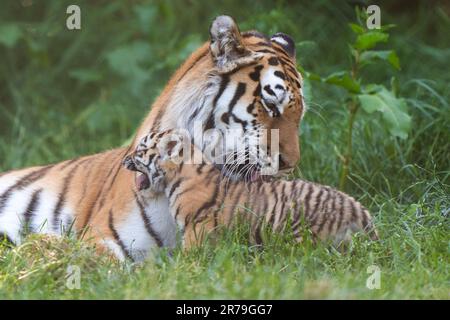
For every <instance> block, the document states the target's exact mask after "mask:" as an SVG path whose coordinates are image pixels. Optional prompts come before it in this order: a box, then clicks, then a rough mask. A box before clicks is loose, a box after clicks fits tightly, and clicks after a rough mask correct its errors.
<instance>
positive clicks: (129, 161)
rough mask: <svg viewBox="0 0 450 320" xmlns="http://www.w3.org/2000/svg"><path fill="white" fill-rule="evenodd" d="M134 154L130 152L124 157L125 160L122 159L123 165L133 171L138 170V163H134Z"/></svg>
mask: <svg viewBox="0 0 450 320" xmlns="http://www.w3.org/2000/svg"><path fill="white" fill-rule="evenodd" d="M132 155H133V154H132V153H130V154H128V155H127V156H126V157H125V158H123V160H122V165H123V166H124V167H125V168H126V169H128V170H131V171H138V170H137V168H136V165H135V164H134V161H133V156H132Z"/></svg>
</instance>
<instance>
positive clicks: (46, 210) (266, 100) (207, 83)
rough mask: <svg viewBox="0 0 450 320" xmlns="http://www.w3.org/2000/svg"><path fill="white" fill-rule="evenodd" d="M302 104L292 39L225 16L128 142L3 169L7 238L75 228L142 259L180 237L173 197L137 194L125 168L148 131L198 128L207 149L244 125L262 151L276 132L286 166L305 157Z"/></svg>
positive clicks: (0, 193)
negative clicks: (212, 132)
mask: <svg viewBox="0 0 450 320" xmlns="http://www.w3.org/2000/svg"><path fill="white" fill-rule="evenodd" d="M304 110H305V108H304V103H303V96H302V78H301V76H300V74H299V73H298V72H297V69H296V59H295V45H294V41H293V40H292V39H291V38H290V37H289V36H287V35H285V34H281V33H277V34H275V35H273V36H272V37H266V36H264V35H262V34H260V33H258V32H246V33H242V34H241V33H240V32H239V29H238V27H237V25H236V23H235V22H234V21H233V19H232V18H230V17H228V16H220V17H217V18H216V19H215V20H214V21H213V23H212V25H211V27H210V41H208V42H207V43H205V44H204V45H203V46H201V47H200V48H199V49H197V50H196V51H195V52H194V53H193V54H192V55H191V56H190V57H189V58H188V59H187V61H186V62H185V63H184V64H183V65H182V66H181V67H180V68H179V69H178V71H177V72H176V73H175V74H174V76H173V77H172V78H171V80H170V81H169V83H168V84H167V86H166V87H165V89H164V90H163V92H162V93H161V95H160V96H159V97H158V99H157V100H156V101H155V102H154V104H153V106H152V108H151V111H150V113H149V115H148V116H147V117H146V118H145V120H144V121H143V123H142V125H141V126H140V128H139V129H138V130H137V134H136V137H135V139H134V141H133V142H132V144H131V145H130V146H129V147H126V148H117V149H114V150H111V151H107V152H104V153H100V154H96V155H91V156H86V157H81V158H78V159H73V160H68V161H65V162H62V163H58V164H53V165H48V166H41V167H33V168H27V169H22V170H16V171H11V172H7V173H4V174H2V175H0V234H2V235H3V236H4V237H7V238H8V239H9V240H10V241H11V242H13V243H16V244H17V243H20V242H21V241H22V238H23V235H24V234H26V233H27V232H39V233H46V234H56V235H61V234H62V233H64V232H66V231H68V230H72V231H74V232H75V233H76V234H78V235H81V234H83V235H84V239H90V240H92V241H94V243H96V244H97V245H98V247H99V250H100V251H103V249H108V250H110V251H112V252H113V253H114V254H115V255H116V256H117V257H118V258H120V259H125V258H126V257H130V258H132V259H134V260H141V259H143V258H145V256H147V254H148V253H149V251H150V250H151V249H152V248H155V247H161V246H168V247H172V246H174V245H175V242H176V224H175V221H174V220H173V218H172V217H171V216H170V214H169V209H168V199H167V197H166V196H165V195H164V193H160V194H149V193H147V192H141V191H140V190H137V189H136V187H135V179H136V174H135V173H133V172H131V171H129V170H125V169H124V168H123V167H122V159H123V158H124V156H125V155H126V154H128V153H129V151H130V150H133V149H134V148H135V147H136V146H137V144H138V142H139V141H140V139H141V138H142V137H143V136H145V135H147V134H148V133H149V132H150V130H166V129H172V128H182V129H186V130H188V131H189V132H192V133H193V134H194V133H195V130H194V128H195V126H196V125H197V126H198V127H199V128H200V129H201V130H200V131H201V132H204V133H205V139H204V140H203V141H201V140H199V141H200V142H198V141H197V140H196V143H198V144H197V146H198V147H199V148H200V149H203V148H205V147H206V146H210V145H211V139H209V140H208V135H207V132H208V130H209V129H216V130H219V131H220V132H223V133H226V132H227V131H228V130H237V131H239V132H240V134H241V135H242V136H245V137H246V139H247V140H248V141H249V144H250V148H249V149H248V150H246V152H247V151H248V154H249V155H251V156H253V157H254V155H255V154H257V153H256V152H254V149H255V148H256V147H257V146H260V145H262V144H264V142H263V141H262V139H260V138H262V137H263V136H264V134H263V130H265V129H277V130H279V137H280V150H279V151H280V156H279V162H280V166H281V167H282V169H283V170H284V171H286V170H290V169H292V168H293V167H294V166H295V165H296V163H297V161H298V160H299V157H300V151H299V144H298V139H299V137H298V128H299V123H300V119H301V117H302V115H303V113H304ZM67 143H70V142H67ZM218 145H220V143H218ZM228 152H231V151H230V150H227V149H226V148H225V147H224V149H222V150H220V153H221V154H227V153H228ZM257 160H258V161H260V162H261V163H264V162H265V161H266V160H267V159H264V156H260V157H259V158H257ZM211 161H213V162H214V161H215V159H211ZM229 168H234V166H232V163H228V164H226V165H224V170H223V171H224V172H226V174H228V175H229V176H230V177H231V178H233V179H234V180H239V179H242V176H241V175H240V173H239V172H233V171H232V170H231V169H229Z"/></svg>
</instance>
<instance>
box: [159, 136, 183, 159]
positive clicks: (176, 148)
mask: <svg viewBox="0 0 450 320" xmlns="http://www.w3.org/2000/svg"><path fill="white" fill-rule="evenodd" d="M158 151H159V153H160V155H161V158H162V159H163V160H170V161H171V162H173V163H175V164H178V163H180V162H181V161H182V160H183V135H181V134H178V133H170V134H168V135H165V136H164V137H162V138H161V141H160V142H159V143H158Z"/></svg>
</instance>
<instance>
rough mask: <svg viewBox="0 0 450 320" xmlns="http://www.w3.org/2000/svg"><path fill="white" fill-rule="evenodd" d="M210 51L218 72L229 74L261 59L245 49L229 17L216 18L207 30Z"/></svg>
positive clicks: (237, 29) (257, 54) (239, 34)
mask: <svg viewBox="0 0 450 320" xmlns="http://www.w3.org/2000/svg"><path fill="white" fill-rule="evenodd" d="M209 34H210V37H211V43H210V46H209V48H210V50H211V54H212V57H213V59H214V62H215V64H216V67H217V68H218V70H219V71H220V72H223V73H226V72H230V71H232V70H234V69H236V68H237V67H239V66H241V65H244V64H249V63H251V62H253V61H255V60H258V59H260V58H261V57H262V55H261V54H259V53H257V52H253V51H251V50H249V49H248V48H246V47H245V45H244V42H243V40H242V36H241V33H240V32H239V28H238V26H237V24H236V22H234V20H233V18H231V17H230V16H218V17H217V18H215V19H214V21H213V22H212V24H211V27H210V28H209Z"/></svg>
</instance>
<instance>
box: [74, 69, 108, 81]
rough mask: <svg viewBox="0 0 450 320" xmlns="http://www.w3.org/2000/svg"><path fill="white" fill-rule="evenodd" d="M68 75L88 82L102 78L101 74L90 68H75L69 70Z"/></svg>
mask: <svg viewBox="0 0 450 320" xmlns="http://www.w3.org/2000/svg"><path fill="white" fill-rule="evenodd" d="M69 76H70V77H71V78H74V79H76V80H78V81H80V82H81V83H83V84H84V83H89V82H96V81H99V80H101V79H102V75H101V74H100V73H99V72H98V71H96V70H91V69H76V70H72V71H69Z"/></svg>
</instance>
